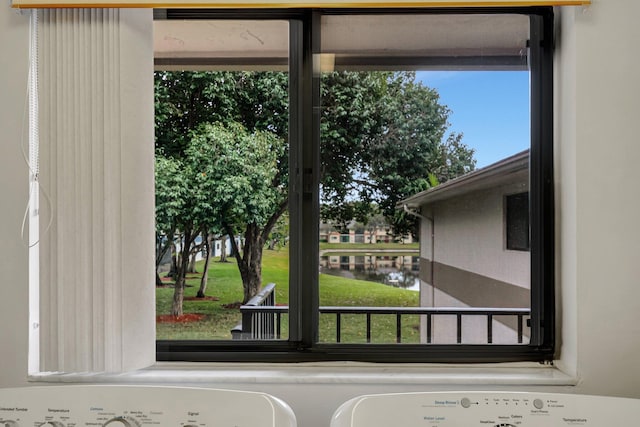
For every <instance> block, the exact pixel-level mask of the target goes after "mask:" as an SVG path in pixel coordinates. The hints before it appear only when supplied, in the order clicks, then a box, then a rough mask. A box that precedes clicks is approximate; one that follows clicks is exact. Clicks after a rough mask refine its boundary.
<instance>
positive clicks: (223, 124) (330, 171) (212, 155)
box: [156, 72, 473, 302]
mask: <svg viewBox="0 0 640 427" xmlns="http://www.w3.org/2000/svg"><path fill="white" fill-rule="evenodd" d="M321 88H322V89H321V90H322V115H321V165H322V171H321V202H322V209H321V211H322V216H323V218H324V219H326V220H329V221H331V222H332V223H334V224H337V225H338V226H339V227H341V228H346V227H347V226H348V224H349V223H350V222H351V221H353V220H356V221H359V222H361V223H363V224H366V223H367V221H368V219H369V218H370V217H372V216H373V215H375V214H376V212H378V211H379V212H380V213H382V214H383V215H384V216H385V218H386V219H387V221H389V222H390V223H391V225H392V226H393V229H394V232H395V233H397V234H404V233H406V232H409V231H413V227H414V226H415V222H413V221H414V218H412V217H407V216H405V215H404V213H401V212H400V213H399V212H398V211H397V210H396V209H395V206H396V203H397V201H399V200H400V199H401V198H403V197H406V196H408V195H410V194H413V193H415V192H418V191H421V190H424V189H426V188H428V187H429V185H431V184H432V183H433V182H435V181H436V180H441V181H443V182H444V181H445V180H446V179H449V178H450V177H452V176H455V174H457V173H459V172H461V171H465V170H471V169H472V168H473V151H472V150H470V149H468V147H466V146H465V145H464V144H463V143H462V141H461V135H453V136H451V137H449V139H447V140H446V141H444V142H443V139H444V136H445V132H446V129H447V126H448V124H447V118H448V116H449V114H450V111H449V110H448V108H447V107H446V106H443V105H441V104H440V103H439V99H438V94H437V93H436V92H435V91H434V90H432V89H430V88H427V87H425V86H423V85H422V84H421V83H419V82H416V81H415V74H414V73H410V72H332V73H327V74H325V75H323V79H322V85H321ZM287 105H288V90H287V75H286V73H274V72H216V73H205V72H192V73H185V72H180V73H172V72H159V73H156V135H157V137H156V145H157V147H159V148H162V150H163V153H165V155H166V156H168V157H172V158H176V159H178V160H180V161H183V162H184V167H185V171H189V170H191V175H190V176H191V178H188V179H191V180H194V182H193V183H192V185H190V186H189V189H190V191H191V192H198V193H199V194H200V195H199V196H195V197H186V199H188V200H189V203H188V204H185V208H186V206H187V205H188V206H189V207H188V208H189V209H191V211H190V212H188V213H185V215H181V219H180V220H179V221H174V223H175V224H176V226H177V224H180V226H179V227H178V229H179V230H180V232H181V233H182V235H183V236H184V237H183V241H185V244H186V242H187V240H188V239H187V237H190V238H191V237H192V236H191V231H189V230H192V229H193V230H195V229H196V228H194V227H198V226H200V224H199V223H198V221H201V222H202V221H209V222H211V223H213V224H214V225H215V226H219V227H221V228H222V229H224V230H225V232H226V233H227V234H228V236H229V238H230V241H231V244H232V246H233V251H234V254H235V257H236V261H237V262H238V268H239V269H240V273H241V276H242V280H243V287H244V301H245V302H246V301H247V300H248V299H249V298H251V297H252V296H253V295H255V294H256V293H257V292H258V291H259V289H260V285H261V263H262V250H263V248H264V246H265V244H266V242H267V241H268V239H269V236H270V234H271V233H272V232H273V231H274V227H275V225H276V224H277V223H278V221H279V219H280V218H281V217H282V215H283V214H284V213H285V212H286V210H287V206H288V194H287V187H288V159H287V151H288V150H287V144H286V141H287V128H288V111H287V109H288V106H287ZM198 201H200V202H198ZM194 203H195V204H194ZM197 203H203V205H202V206H200V205H198V204H197ZM196 213H197V215H196ZM205 213H206V215H205ZM273 236H275V234H273V235H272V237H273ZM238 237H241V238H242V240H243V243H244V245H243V247H242V248H239V247H238V245H237V243H236V242H237V238H238ZM176 289H177V288H176Z"/></svg>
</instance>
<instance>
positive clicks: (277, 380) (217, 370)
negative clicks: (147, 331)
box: [29, 362, 577, 386]
mask: <svg viewBox="0 0 640 427" xmlns="http://www.w3.org/2000/svg"><path fill="white" fill-rule="evenodd" d="M29 379H30V381H36V382H62V383H64V382H68V383H106V384H109V383H151V384H154V383H162V384H179V383H189V384H204V383H207V384H212V383H213V384H221V383H223V384H243V383H245V384H246V383H251V384H337V383H339V384H378V385H380V384H395V385H399V384H407V385H422V384H429V385H437V384H446V385H520V386H521V385H536V386H567V385H575V384H576V383H577V378H575V377H573V376H571V375H569V374H566V373H564V372H563V371H561V370H560V369H558V368H556V367H554V366H543V365H539V364H533V363H515V364H509V365H507V366H505V365H479V366H472V365H455V366H454V365H396V364H370V363H355V362H332V363H302V364H241V365H240V364H232V363H177V362H162V363H157V364H156V365H154V366H152V367H149V368H146V369H141V370H138V371H132V372H126V373H119V374H109V373H71V374H65V373H47V372H43V373H38V374H33V375H31V376H30V377H29Z"/></svg>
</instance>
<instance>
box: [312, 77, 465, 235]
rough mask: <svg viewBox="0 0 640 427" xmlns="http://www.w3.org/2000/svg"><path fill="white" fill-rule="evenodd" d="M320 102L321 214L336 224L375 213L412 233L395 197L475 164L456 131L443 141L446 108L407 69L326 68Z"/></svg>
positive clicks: (410, 223) (361, 219)
mask: <svg viewBox="0 0 640 427" xmlns="http://www.w3.org/2000/svg"><path fill="white" fill-rule="evenodd" d="M322 107H323V108H322V119H321V139H322V146H321V157H322V167H323V169H322V173H323V175H322V203H323V209H322V214H323V218H324V219H326V220H330V221H332V222H333V223H334V224H335V225H336V228H337V229H340V230H343V229H345V228H346V225H348V224H349V222H350V221H352V220H355V221H358V222H361V223H363V224H367V222H368V219H367V218H370V217H372V216H374V215H375V214H376V213H378V212H380V213H381V214H382V215H383V216H384V217H385V218H386V219H387V222H388V223H389V224H390V225H391V226H392V228H393V231H394V234H396V235H404V234H407V233H410V232H413V233H414V234H415V230H416V219H415V218H414V217H411V216H408V215H406V213H404V212H402V211H399V210H397V209H396V204H397V202H398V201H400V200H401V199H403V198H405V197H407V196H409V195H412V194H415V193H417V192H420V191H423V190H426V189H428V188H430V187H431V186H432V184H433V183H438V182H445V181H446V180H448V179H450V178H452V177H455V176H458V175H461V174H463V173H466V172H468V171H470V170H473V168H474V165H475V161H474V160H473V150H472V149H469V148H468V147H467V146H465V145H464V144H463V143H462V135H457V134H454V135H451V136H449V138H448V139H447V140H446V142H443V139H444V136H445V133H446V130H447V127H448V122H447V119H448V117H449V115H450V113H451V112H450V110H449V109H448V108H447V107H446V106H444V105H442V104H440V102H439V96H438V93H437V92H436V91H435V90H433V89H431V88H428V87H426V86H424V85H422V83H420V82H416V81H415V73H413V72H367V73H365V72H333V73H329V74H326V75H325V76H323V81H322Z"/></svg>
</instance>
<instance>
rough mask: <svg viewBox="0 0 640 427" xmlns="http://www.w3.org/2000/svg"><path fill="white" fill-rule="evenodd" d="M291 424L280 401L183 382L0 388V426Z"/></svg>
mask: <svg viewBox="0 0 640 427" xmlns="http://www.w3.org/2000/svg"><path fill="white" fill-rule="evenodd" d="M40 426H44V427H81V426H82V427H85V426H109V427H144V426H167V427H169V426H176V427H211V426H216V427H295V426H296V421H295V416H294V415H293V412H292V411H291V409H290V408H289V406H288V405H287V404H285V403H284V402H282V401H281V400H279V399H277V398H275V397H273V396H270V395H267V394H264V393H255V392H244V391H232V390H218V389H206V388H188V387H154V386H145V387H143V386H115V385H113V386H112V385H95V386H76V385H62V386H50V387H23V388H7V389H0V427H40Z"/></svg>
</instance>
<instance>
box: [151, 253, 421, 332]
mask: <svg viewBox="0 0 640 427" xmlns="http://www.w3.org/2000/svg"><path fill="white" fill-rule="evenodd" d="M374 246H375V245H374ZM386 246H387V245H385V247H386ZM400 246H403V247H405V248H406V247H407V245H400ZM288 256H289V254H288V251H287V250H286V249H282V250H280V251H269V250H265V251H264V259H263V268H262V276H263V283H264V284H266V283H270V282H274V283H276V285H277V286H276V302H277V303H278V304H285V305H286V304H288V301H289V277H288ZM216 261H217V260H215V259H213V260H212V261H211V263H210V264H209V265H210V268H209V281H208V284H207V291H206V295H207V296H215V297H217V298H219V300H218V301H185V302H184V312H185V313H202V314H205V318H204V319H203V320H202V321H199V322H192V323H184V324H175V323H158V324H157V332H156V337H157V339H170V340H173V339H194V340H226V339H231V333H230V331H231V329H232V328H233V327H234V326H235V325H236V324H237V323H239V322H240V311H239V310H238V309H237V308H225V307H223V306H224V305H227V304H232V303H235V302H239V301H241V300H242V282H241V280H240V273H239V272H238V268H237V266H236V264H235V260H233V259H230V261H231V262H228V263H219V262H216ZM198 267H199V269H200V270H199V271H201V269H202V263H198ZM199 283H200V275H199V274H195V275H189V277H188V280H187V286H188V287H187V288H186V290H185V297H193V296H195V294H196V292H197V290H198V286H199ZM172 298H173V288H172V287H164V288H157V289H156V313H157V314H168V313H170V310H171V301H172ZM320 305H321V306H389V307H415V306H417V305H418V293H417V292H415V291H408V290H404V289H399V288H394V287H390V286H386V285H383V284H378V283H372V282H366V281H361V280H351V279H345V278H341V277H336V276H330V275H325V274H321V275H320ZM283 323H284V327H283V333H284V332H285V331H286V326H287V319H286V316H285V319H284V322H283ZM395 328H396V326H395V316H382V315H379V316H373V318H372V329H373V331H374V333H373V334H372V337H373V339H372V341H374V342H395ZM319 336H320V341H323V342H334V340H335V315H323V316H322V317H321V318H320V330H319ZM283 338H286V336H284V337H283ZM417 339H418V319H417V318H413V319H412V318H410V317H403V341H404V342H416V341H417ZM342 341H343V342H365V341H366V329H365V316H355V315H345V316H343V319H342Z"/></svg>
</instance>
